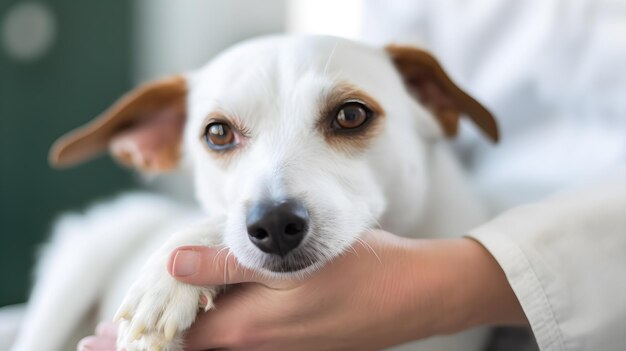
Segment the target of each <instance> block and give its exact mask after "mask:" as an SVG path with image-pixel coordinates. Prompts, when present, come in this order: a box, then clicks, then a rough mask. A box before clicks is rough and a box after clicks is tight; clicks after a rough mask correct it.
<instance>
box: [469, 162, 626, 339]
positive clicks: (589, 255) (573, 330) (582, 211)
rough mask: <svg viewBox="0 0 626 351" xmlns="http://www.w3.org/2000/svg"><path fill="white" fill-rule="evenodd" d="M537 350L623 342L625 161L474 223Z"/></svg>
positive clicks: (474, 234)
mask: <svg viewBox="0 0 626 351" xmlns="http://www.w3.org/2000/svg"><path fill="white" fill-rule="evenodd" d="M469 236H470V237H472V238H474V239H475V240H478V241H479V242H480V243H481V244H482V245H484V246H485V247H486V248H487V250H489V251H490V252H491V254H492V255H493V256H494V257H495V259H496V260H497V261H498V263H499V264H500V266H501V267H502V269H503V270H504V272H505V274H506V276H507V279H508V280H509V283H510V284H511V287H512V288H513V291H514V292H515V294H516V296H517V298H518V299H519V301H520V303H521V305H522V308H523V310H524V312H525V314H526V317H527V318H528V320H529V322H530V325H531V327H532V329H533V332H534V334H535V337H536V339H537V343H538V344H539V347H540V349H541V350H542V351H548V350H550V351H552V350H568V351H569V350H577V351H578V350H594V351H595V350H602V351H617V350H625V349H626V169H625V170H622V171H620V172H617V175H615V176H613V177H610V178H608V179H604V180H603V181H602V182H601V183H599V184H594V185H593V186H587V187H586V188H584V189H578V190H576V191H573V192H569V193H567V194H561V195H558V196H554V197H552V198H549V199H546V200H545V201H542V202H539V203H535V204H532V205H527V206H522V207H518V208H515V209H512V210H510V211H507V212H505V213H504V214H502V215H500V216H499V217H497V218H495V219H494V220H492V221H490V222H488V223H486V224H484V225H482V226H481V227H479V228H476V229H474V230H473V231H471V232H470V233H469Z"/></svg>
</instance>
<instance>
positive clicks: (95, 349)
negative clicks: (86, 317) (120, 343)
mask: <svg viewBox="0 0 626 351" xmlns="http://www.w3.org/2000/svg"><path fill="white" fill-rule="evenodd" d="M77 350H78V351H115V338H109V337H102V336H88V337H86V338H84V339H82V340H81V341H80V342H79V343H78V347H77Z"/></svg>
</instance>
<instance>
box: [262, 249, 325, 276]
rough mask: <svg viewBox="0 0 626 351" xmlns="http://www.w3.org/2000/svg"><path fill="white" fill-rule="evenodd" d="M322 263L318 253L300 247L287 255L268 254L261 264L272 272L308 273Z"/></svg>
mask: <svg viewBox="0 0 626 351" xmlns="http://www.w3.org/2000/svg"><path fill="white" fill-rule="evenodd" d="M321 264H322V260H321V259H320V258H319V257H317V255H315V254H312V253H311V252H310V251H309V250H307V249H306V248H298V249H296V250H294V251H292V252H290V253H289V254H287V255H286V256H285V257H280V256H277V255H268V254H266V255H265V257H264V258H263V261H262V262H261V264H260V266H261V268H263V269H264V270H267V271H269V272H271V273H278V274H281V273H284V274H290V273H306V272H307V271H310V270H314V269H315V268H316V267H319V266H320V265H321Z"/></svg>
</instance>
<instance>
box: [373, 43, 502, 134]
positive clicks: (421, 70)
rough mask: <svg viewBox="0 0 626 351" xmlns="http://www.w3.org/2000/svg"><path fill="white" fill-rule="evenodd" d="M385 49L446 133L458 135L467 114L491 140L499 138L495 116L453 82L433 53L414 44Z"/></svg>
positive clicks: (409, 85) (409, 86) (407, 83)
mask: <svg viewBox="0 0 626 351" xmlns="http://www.w3.org/2000/svg"><path fill="white" fill-rule="evenodd" d="M385 49H386V50H387V52H388V53H389V56H390V57H391V59H392V60H393V63H394V64H395V66H396V68H397V69H398V71H399V72H400V74H401V75H402V77H403V78H404V82H405V84H406V86H407V87H408V88H409V90H410V91H411V93H412V94H413V95H415V96H416V97H417V98H418V99H419V100H420V102H421V103H422V104H424V106H426V107H427V108H428V109H429V110H430V111H432V112H433V114H434V115H435V117H436V118H437V120H438V122H439V124H440V125H441V127H442V129H443V131H444V133H445V134H446V135H447V136H454V135H456V133H457V130H458V124H459V118H460V116H461V114H463V113H465V114H466V115H467V116H468V117H469V118H470V119H471V120H472V121H473V122H474V123H475V124H476V125H477V126H478V127H479V128H480V129H481V130H482V131H483V132H484V133H485V135H486V136H487V137H489V139H491V140H492V141H493V142H497V141H498V138H499V135H498V125H497V124H496V120H495V119H494V117H493V115H492V114H491V113H490V112H489V111H488V110H487V109H486V108H485V107H484V106H483V105H481V104H480V103H479V102H478V101H476V100H474V99H473V98H472V97H471V96H469V95H468V94H467V93H465V92H464V91H463V90H461V89H460V88H459V87H458V86H457V85H456V84H455V83H454V82H452V80H451V79H450V77H448V75H447V74H446V72H445V71H444V70H443V68H442V67H441V65H440V64H439V62H437V60H436V59H435V58H434V57H433V56H432V55H431V54H429V53H428V52H426V51H423V50H420V49H418V48H415V47H411V46H401V45H393V44H392V45H388V46H387V47H385Z"/></svg>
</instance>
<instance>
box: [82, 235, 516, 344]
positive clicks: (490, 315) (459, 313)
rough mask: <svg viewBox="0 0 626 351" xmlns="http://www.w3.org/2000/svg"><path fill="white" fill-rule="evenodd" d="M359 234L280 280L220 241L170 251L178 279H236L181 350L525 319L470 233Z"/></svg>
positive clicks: (365, 340) (392, 339) (404, 333)
mask: <svg viewBox="0 0 626 351" xmlns="http://www.w3.org/2000/svg"><path fill="white" fill-rule="evenodd" d="M363 240H364V241H363V242H362V243H357V244H356V245H355V246H354V247H353V248H352V249H351V250H348V251H346V253H345V254H344V255H342V256H340V257H338V258H336V259H335V260H333V261H332V262H330V263H328V264H327V265H326V266H324V267H323V268H322V269H321V270H320V271H319V272H317V273H315V274H313V275H312V276H311V277H308V278H307V279H296V278H294V279H287V280H274V279H268V278H265V277H263V276H262V275H260V274H259V273H257V272H253V271H251V270H248V269H245V268H243V267H241V266H240V265H239V264H238V263H237V261H236V259H235V258H234V257H233V256H232V255H230V256H229V255H228V252H227V250H221V248H206V247H183V248H179V249H177V250H176V251H175V252H174V253H173V254H172V256H171V259H170V262H169V264H168V271H169V272H170V273H171V274H172V275H173V276H174V277H175V278H176V279H178V280H180V281H183V282H187V283H190V284H197V285H220V284H224V283H228V284H235V285H229V287H228V289H227V292H226V293H224V294H223V295H221V296H220V297H218V299H217V300H216V308H215V309H214V310H211V311H209V312H207V313H200V314H199V315H198V318H197V320H196V322H195V323H194V325H192V327H191V328H190V329H189V330H188V332H187V334H186V345H187V346H186V350H189V351H194V350H207V349H215V348H220V349H221V348H225V349H229V350H294V349H297V350H354V349H359V350H368V349H371V350H377V349H381V348H384V347H387V346H391V345H395V344H400V343H403V342H407V341H410V340H416V339H420V338H424V337H429V336H433V335H440V334H450V333H454V332H458V331H461V330H465V329H467V328H471V327H473V326H477V325H481V324H521V323H524V322H525V317H524V315H523V313H522V311H521V308H520V306H519V303H518V302H517V300H516V298H515V296H514V294H513V293H512V291H511V289H510V287H509V285H508V283H507V281H506V279H505V277H504V273H503V272H502V271H501V269H500V268H499V266H498V265H497V263H496V262H495V261H494V260H493V258H492V257H491V255H490V254H489V253H488V252H487V251H486V250H485V249H484V248H483V247H482V246H481V245H480V244H478V243H476V242H474V241H473V240H471V239H455V240H411V239H404V238H400V237H397V236H394V235H392V234H389V233H386V232H382V231H377V232H374V233H370V234H368V235H366V236H365V237H364V238H363ZM227 257H230V258H227ZM192 261H195V262H192ZM92 349H93V350H104V349H97V348H92Z"/></svg>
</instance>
